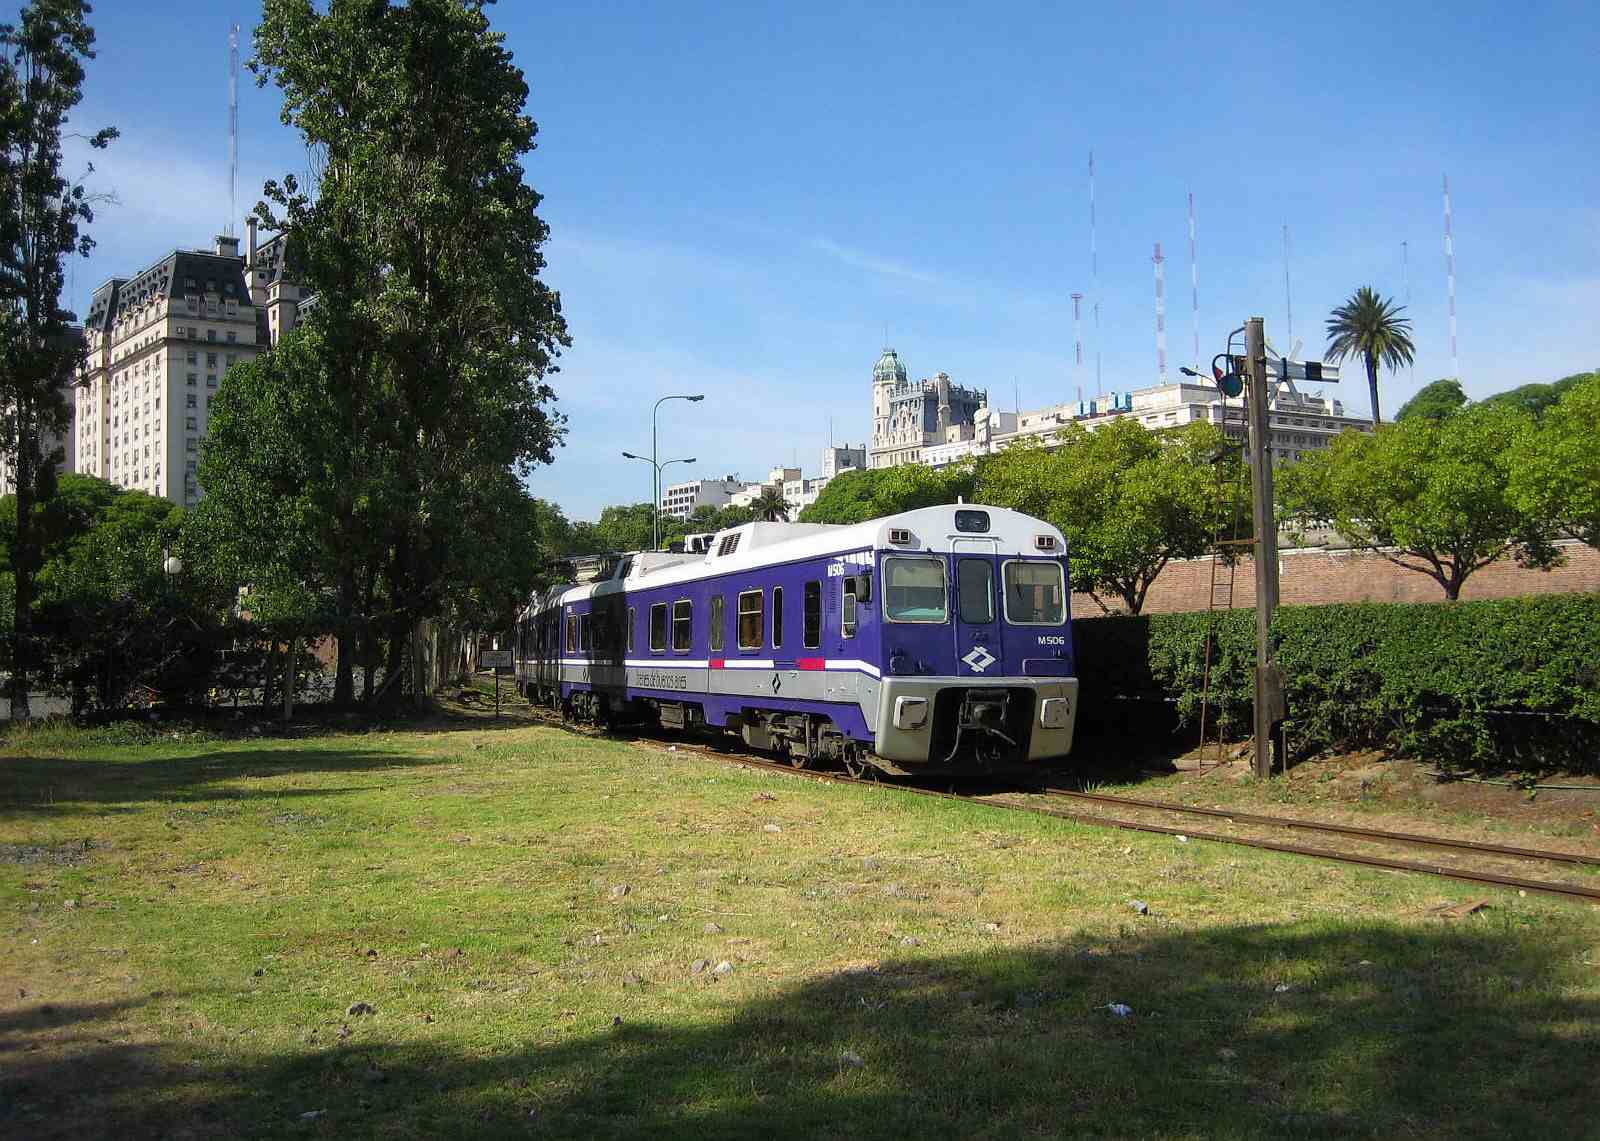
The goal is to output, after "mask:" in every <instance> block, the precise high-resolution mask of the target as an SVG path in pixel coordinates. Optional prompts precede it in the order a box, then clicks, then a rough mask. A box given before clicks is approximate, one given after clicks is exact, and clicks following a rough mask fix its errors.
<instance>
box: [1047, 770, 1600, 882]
mask: <svg viewBox="0 0 1600 1141" xmlns="http://www.w3.org/2000/svg"><path fill="white" fill-rule="evenodd" d="M1038 791H1039V792H1040V793H1042V794H1043V795H1045V796H1058V797H1064V798H1070V799H1073V800H1083V801H1089V802H1092V803H1095V804H1116V805H1123V806H1125V807H1130V808H1149V809H1155V810H1157V811H1161V812H1179V813H1186V814H1189V815H1193V816H1212V817H1217V818H1220V819H1223V820H1229V821H1236V822H1238V823H1240V824H1257V825H1263V826H1268V827H1273V828H1299V829H1302V830H1305V831H1309V832H1330V833H1333V834H1335V835H1339V836H1352V837H1356V838H1359V839H1362V840H1375V841H1382V842H1384V843H1386V844H1411V845H1415V846H1418V847H1428V848H1455V849H1459V850H1462V851H1467V852H1482V853H1484V854H1486V855H1494V856H1514V857H1516V858H1517V859H1523V860H1551V861H1556V862H1560V863H1568V864H1587V865H1589V866H1591V867H1600V856H1585V855H1581V854H1579V853H1577V852H1554V851H1545V850H1544V849H1541V848H1518V847H1514V846H1512V845H1509V844H1489V843H1484V842H1481V841H1477V840H1461V839H1456V838H1453V837H1449V836H1424V835H1420V834H1418V833H1415V832H1387V831H1384V830H1383V829H1379V828H1360V827H1357V826H1355V825H1353V824H1332V823H1326V822H1324V821H1319V820H1298V819H1295V818H1293V817H1286V816H1262V815H1260V814H1259V813H1254V812H1230V811H1229V810H1228V809H1226V808H1202V807H1199V806H1197V805H1189V804H1174V803H1170V802H1168V801H1161V800H1144V799H1141V798H1139V797H1136V796H1111V795H1109V794H1106V793H1093V792H1077V791H1074V790H1072V789H1065V788H1042V789H1039V790H1038Z"/></svg>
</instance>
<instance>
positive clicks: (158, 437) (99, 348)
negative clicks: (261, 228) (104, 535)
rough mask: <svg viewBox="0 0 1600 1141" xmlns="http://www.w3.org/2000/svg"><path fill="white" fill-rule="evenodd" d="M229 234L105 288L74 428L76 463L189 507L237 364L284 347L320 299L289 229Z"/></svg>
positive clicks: (87, 331) (90, 325)
mask: <svg viewBox="0 0 1600 1141" xmlns="http://www.w3.org/2000/svg"><path fill="white" fill-rule="evenodd" d="M247 231H248V234H249V247H248V249H247V250H246V252H245V253H243V254H241V253H240V251H239V239H238V238H235V237H226V236H224V237H218V238H217V239H216V243H215V245H214V247H213V248H212V249H209V250H173V251H172V252H171V253H169V254H167V255H166V256H165V257H163V258H161V259H160V260H159V261H157V262H155V263H154V264H153V265H151V266H149V267H148V268H146V269H143V270H141V271H140V272H139V273H137V274H135V275H133V276H132V277H129V278H124V277H114V278H112V279H111V280H110V281H107V282H106V283H105V284H104V285H102V286H100V288H98V289H96V290H95V291H94V296H93V297H92V298H91V299H90V302H89V312H88V316H87V319H86V320H85V321H84V337H85V341H86V345H85V349H86V357H85V363H84V366H83V370H82V373H81V375H80V377H79V386H78V390H77V417H76V421H77V422H76V424H75V425H74V428H73V433H74V440H73V442H74V447H75V452H76V456H75V463H74V467H75V470H77V471H80V472H85V473H87V474H89V475H96V476H99V477H100V478H101V479H105V480H109V481H110V482H112V483H114V484H116V485H117V486H119V487H131V488H137V489H138V490H140V491H144V492H148V493H149V494H151V495H159V496H163V497H165V498H167V499H171V500H172V501H174V502H175V503H181V504H184V505H186V506H188V505H192V504H194V503H196V502H197V501H198V500H199V498H200V485H199V480H198V478H197V476H198V468H199V463H200V441H201V439H202V438H203V437H204V436H205V433H206V428H207V427H208V425H209V422H210V417H211V404H212V401H213V400H214V399H215V397H216V394H217V390H218V388H219V387H220V386H221V385H222V382H223V378H224V377H225V376H226V374H227V371H228V369H229V368H230V367H231V366H233V365H235V364H239V363H241V362H243V361H247V360H250V359H252V358H253V357H255V355H256V354H257V353H259V352H261V351H262V350H263V349H265V348H267V347H268V346H270V345H273V344H276V343H277V341H278V338H279V337H281V336H282V335H283V334H285V333H287V332H288V331H289V330H290V329H292V328H294V326H295V325H296V324H297V323H298V321H299V319H300V316H301V315H302V314H303V313H304V312H305V310H306V308H307V307H308V306H309V305H310V304H313V303H314V301H315V299H314V298H311V297H308V296H307V295H306V294H305V291H304V290H302V289H301V288H300V287H299V286H298V285H296V284H295V283H294V282H293V281H292V280H291V279H290V278H289V277H288V276H287V275H286V272H285V271H286V269H287V257H286V255H287V248H286V242H285V240H284V238H283V237H281V236H279V237H275V238H273V239H271V240H269V241H268V242H267V243H266V244H265V245H262V246H259V247H258V246H257V245H256V227H255V223H254V222H253V221H252V222H251V223H249V225H248V226H247Z"/></svg>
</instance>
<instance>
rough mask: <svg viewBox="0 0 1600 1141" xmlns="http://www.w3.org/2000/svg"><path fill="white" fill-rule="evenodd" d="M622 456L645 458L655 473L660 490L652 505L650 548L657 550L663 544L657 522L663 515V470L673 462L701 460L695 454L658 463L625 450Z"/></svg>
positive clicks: (630, 458)
mask: <svg viewBox="0 0 1600 1141" xmlns="http://www.w3.org/2000/svg"><path fill="white" fill-rule="evenodd" d="M622 458H623V459H625V460H643V461H644V462H645V463H647V464H649V465H650V468H651V470H652V471H653V472H654V473H655V478H654V483H655V486H656V488H657V489H658V490H657V492H656V501H655V502H654V503H652V504H651V505H650V549H651V550H655V549H656V548H657V547H659V546H660V545H661V540H660V538H659V536H658V535H657V522H658V520H659V519H660V517H661V493H660V491H659V488H660V487H661V472H662V470H663V469H665V468H669V467H671V466H672V465H673V464H692V463H698V462H699V461H698V460H697V459H695V457H694V456H685V457H683V458H681V459H676V460H664V461H662V462H661V463H659V464H658V463H656V461H655V460H653V459H651V458H650V457H649V456H636V455H634V454H633V453H632V452H623V453H622Z"/></svg>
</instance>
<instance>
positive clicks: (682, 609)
mask: <svg viewBox="0 0 1600 1141" xmlns="http://www.w3.org/2000/svg"><path fill="white" fill-rule="evenodd" d="M693 641H694V603H692V602H690V601H689V600H688V599H687V598H680V599H678V601H676V602H674V603H673V604H672V649H673V652H674V653H679V654H681V653H683V652H684V651H686V650H687V649H688V648H689V647H690V645H691V644H692V643H693Z"/></svg>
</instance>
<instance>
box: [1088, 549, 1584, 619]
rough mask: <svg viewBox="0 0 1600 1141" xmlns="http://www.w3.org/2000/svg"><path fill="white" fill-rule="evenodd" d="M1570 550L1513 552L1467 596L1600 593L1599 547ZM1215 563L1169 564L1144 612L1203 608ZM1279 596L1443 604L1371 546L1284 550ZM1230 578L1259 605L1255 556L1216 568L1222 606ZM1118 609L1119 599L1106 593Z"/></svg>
mask: <svg viewBox="0 0 1600 1141" xmlns="http://www.w3.org/2000/svg"><path fill="white" fill-rule="evenodd" d="M1559 546H1560V548H1561V551H1562V553H1563V554H1564V555H1565V556H1566V562H1565V564H1564V565H1563V566H1560V567H1557V568H1556V569H1555V570H1552V571H1538V570H1528V569H1527V568H1525V567H1520V566H1518V565H1517V564H1516V562H1515V561H1514V560H1512V559H1510V558H1505V559H1501V560H1500V561H1499V562H1496V563H1491V564H1490V565H1489V566H1486V567H1484V568H1483V569H1482V570H1480V571H1478V572H1476V573H1475V574H1473V575H1472V576H1471V577H1470V578H1468V579H1467V582H1466V585H1465V586H1464V587H1462V588H1461V597H1462V598H1463V599H1478V598H1515V597H1517V596H1519V595H1524V594H1575V593H1583V592H1593V591H1600V551H1596V550H1595V549H1594V548H1593V547H1589V546H1585V545H1584V544H1582V543H1577V542H1566V543H1561V544H1559ZM1211 562H1212V560H1211V559H1210V558H1209V557H1207V558H1203V559H1187V560H1184V561H1182V562H1174V563H1168V564H1167V566H1166V569H1164V570H1163V571H1162V572H1161V575H1160V577H1158V578H1157V579H1156V581H1155V583H1154V585H1152V586H1151V587H1150V593H1149V595H1148V596H1147V597H1146V598H1145V605H1144V613H1146V614H1171V613H1176V612H1179V611H1186V610H1204V609H1205V608H1206V604H1207V599H1208V597H1209V594H1210V589H1211ZM1279 565H1280V568H1281V570H1280V572H1279V576H1278V582H1279V595H1280V601H1282V602H1283V603H1284V604H1285V605H1289V606H1308V605H1318V604H1322V603H1329V602H1443V601H1444V588H1443V587H1441V586H1440V585H1439V584H1438V582H1437V581H1435V580H1434V579H1433V578H1432V577H1431V576H1429V575H1425V574H1421V573H1419V572H1417V571H1408V570H1405V569H1404V568H1402V567H1398V566H1396V565H1395V564H1394V563H1392V562H1390V561H1389V560H1388V559H1386V558H1384V557H1383V556H1382V555H1379V554H1375V553H1373V552H1371V551H1333V550H1327V549H1324V548H1321V547H1315V548H1305V549H1301V550H1289V551H1281V552H1279ZM1230 574H1231V575H1232V578H1233V605H1234V606H1235V607H1250V606H1254V605H1255V560H1253V559H1248V558H1245V559H1240V560H1239V562H1238V563H1237V564H1236V566H1235V567H1233V568H1232V569H1231V571H1230V568H1229V567H1228V566H1227V565H1226V564H1221V565H1219V566H1218V567H1217V582H1218V594H1219V597H1218V604H1219V605H1222V604H1225V603H1226V601H1227V597H1228V592H1227V582H1228V578H1229V576H1230ZM1100 601H1101V602H1103V603H1105V604H1106V606H1108V607H1110V608H1111V609H1112V611H1113V612H1120V611H1122V610H1123V609H1124V607H1123V606H1122V605H1121V601H1120V600H1119V599H1115V598H1109V597H1102V598H1101V600H1100ZM1072 613H1073V614H1075V615H1077V616H1078V617H1080V618H1088V617H1092V616H1094V615H1097V614H1101V613H1104V611H1102V610H1101V608H1100V606H1099V605H1098V604H1097V603H1096V602H1095V601H1094V599H1093V598H1091V597H1089V596H1088V595H1087V594H1074V595H1073V596H1072Z"/></svg>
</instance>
